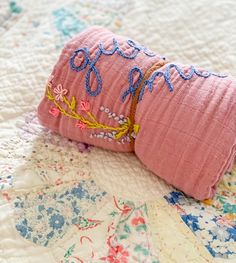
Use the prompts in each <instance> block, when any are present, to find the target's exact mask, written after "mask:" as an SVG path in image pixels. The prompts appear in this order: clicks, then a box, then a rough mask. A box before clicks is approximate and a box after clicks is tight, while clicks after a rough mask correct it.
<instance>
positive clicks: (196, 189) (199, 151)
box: [38, 27, 236, 200]
mask: <svg viewBox="0 0 236 263" xmlns="http://www.w3.org/2000/svg"><path fill="white" fill-rule="evenodd" d="M38 117H39V119H40V121H41V123H42V124H43V125H45V126H46V127H48V128H49V129H51V130H53V131H55V132H57V133H59V134H61V135H62V136H64V137H67V138H70V139H73V140H77V141H80V142H85V143H88V144H92V145H95V146H99V147H103V148H105V149H110V150H113V151H119V152H129V151H134V152H135V153H136V155H137V156H138V158H139V159H140V160H141V162H143V164H144V165H145V166H146V167H147V168H148V169H150V170H151V171H152V172H154V173H155V174H156V175H158V176H160V177H161V178H163V179H164V180H165V181H166V182H168V183H170V184H171V185H173V186H175V187H176V188H178V189H180V190H182V191H183V192H184V193H186V194H188V195H190V196H193V197H195V198H196V199H199V200H202V199H207V198H212V197H213V195H214V193H215V190H216V186H217V183H218V182H219V180H220V178H221V177H222V176H223V175H224V173H225V172H226V171H227V170H229V169H230V168H231V166H232V164H233V161H234V158H235V153H236V80H235V78H233V77H228V76H225V75H220V74H216V73H213V72H209V71H206V70H204V69H202V68H196V67H194V66H191V65H181V64H178V63H173V62H168V61H167V59H166V58H165V57H163V56H160V55H158V54H155V53H153V52H152V51H150V50H148V49H147V48H145V47H144V46H142V45H140V44H139V43H137V42H135V41H133V40H131V39H129V38H126V37H122V36H119V35H115V34H113V33H112V32H110V31H108V30H106V29H104V28H101V27H93V28H90V29H88V30H87V31H84V32H82V33H81V34H79V35H77V36H75V37H74V38H72V39H71V40H70V41H69V42H68V43H67V44H66V45H65V47H64V48H63V50H62V53H61V55H60V57H59V60H58V62H57V63H56V65H55V66H54V69H53V72H52V74H51V76H50V78H49V80H48V83H47V87H46V92H45V96H44V98H43V100H42V102H41V103H40V105H39V107H38ZM121 165H122V164H121Z"/></svg>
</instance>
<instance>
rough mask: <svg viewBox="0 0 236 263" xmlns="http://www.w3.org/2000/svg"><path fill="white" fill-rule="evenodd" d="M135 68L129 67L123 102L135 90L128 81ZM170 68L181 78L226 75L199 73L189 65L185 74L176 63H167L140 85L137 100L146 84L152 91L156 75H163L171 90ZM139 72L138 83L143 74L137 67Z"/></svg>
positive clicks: (141, 95) (131, 77)
mask: <svg viewBox="0 0 236 263" xmlns="http://www.w3.org/2000/svg"><path fill="white" fill-rule="evenodd" d="M135 68H136V67H135ZM135 68H133V69H131V71H130V74H129V84H130V85H129V87H128V89H127V90H126V91H125V92H124V93H123V95H122V98H121V99H122V101H123V102H124V101H125V99H126V97H127V96H128V95H129V94H131V96H132V97H133V96H134V89H135V90H136V88H134V84H133V83H132V82H130V79H132V80H133V73H134V69H135ZM172 68H174V69H175V70H176V71H177V73H178V74H179V76H180V77H181V78H182V79H184V80H190V79H191V78H192V77H193V76H194V75H197V76H198V77H202V78H208V77H210V76H216V77H219V78H225V77H227V76H226V75H220V74H216V73H213V72H209V71H204V72H202V73H201V72H199V71H198V70H197V69H196V68H195V67H194V66H190V69H189V73H187V74H185V73H184V72H183V71H182V70H181V68H180V67H179V66H178V65H176V64H169V65H168V66H167V67H166V69H165V71H160V70H157V71H154V72H153V74H152V75H151V77H150V78H149V79H147V80H146V81H145V82H144V84H143V86H142V88H141V90H140V93H139V98H138V102H140V101H141V100H142V98H143V94H144V91H145V87H146V86H147V87H148V90H149V91H150V92H152V91H153V82H154V80H155V79H156V77H158V76H160V77H164V79H165V82H166V84H167V86H168V89H169V91H170V92H172V91H173V90H174V87H173V85H172V83H171V72H170V70H171V69H172ZM136 69H139V68H136ZM139 72H140V77H139V79H138V81H137V82H139V83H140V82H141V81H142V77H141V76H143V74H142V71H141V69H139ZM135 87H136V86H135Z"/></svg>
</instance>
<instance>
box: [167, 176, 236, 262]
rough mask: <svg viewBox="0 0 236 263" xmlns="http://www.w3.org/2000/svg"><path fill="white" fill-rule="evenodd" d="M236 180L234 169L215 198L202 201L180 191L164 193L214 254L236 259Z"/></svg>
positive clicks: (224, 180) (225, 178)
mask: <svg viewBox="0 0 236 263" xmlns="http://www.w3.org/2000/svg"><path fill="white" fill-rule="evenodd" d="M235 181H236V177H235V174H234V172H233V173H227V174H225V176H224V179H223V181H222V182H221V183H220V185H219V187H218V189H217V193H216V195H215V197H214V199H212V200H211V199H209V200H205V201H203V202H200V201H196V200H194V199H193V198H189V197H186V196H185V195H184V194H183V193H182V192H179V191H172V192H171V193H169V195H167V196H165V198H166V200H167V201H168V203H170V204H171V205H172V206H173V207H174V208H175V209H176V210H177V211H178V212H179V214H180V216H181V218H182V220H183V221H184V222H185V223H186V224H187V225H188V227H189V228H190V229H191V230H192V231H193V232H194V234H195V235H196V236H197V237H198V238H199V239H200V240H201V241H202V243H203V244H204V245H205V246H206V247H207V249H208V250H209V252H210V253H211V254H212V256H214V257H220V258H236V245H235V244H236V192H235V191H233V189H232V187H235ZM230 187H231V188H230Z"/></svg>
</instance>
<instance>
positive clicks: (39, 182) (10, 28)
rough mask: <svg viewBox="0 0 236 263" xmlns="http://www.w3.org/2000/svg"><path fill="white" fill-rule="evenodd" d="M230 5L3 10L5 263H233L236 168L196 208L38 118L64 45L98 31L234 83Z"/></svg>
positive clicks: (21, 6)
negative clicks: (94, 29) (124, 37)
mask: <svg viewBox="0 0 236 263" xmlns="http://www.w3.org/2000/svg"><path fill="white" fill-rule="evenodd" d="M235 9H236V3H235V1H233V0H228V1H226V2H225V3H224V5H222V1H220V0H216V1H214V2H212V1H210V0H199V1H195V2H193V1H191V2H190V1H187V0H182V1H180V0H178V1H172V0H166V1H164V0H160V1H154V0H150V1H145V0H140V1H134V0H128V1H124V0H120V1H115V0H110V1H105V0H100V1H98V0H87V1H83V0H68V1H62V0H57V1H46V0H42V1H33V0H28V1H26V0H22V1H19V0H18V1H9V0H2V1H1V2H0V91H1V96H0V138H1V140H0V262H1V263H18V262H19V263H28V262H33V263H34V262H35V263H39V262H40V263H41V262H49V263H54V262H55V263H76V262H85V263H86V262H96V263H97V262H113V263H126V262H148V263H149V262H150V263H160V262H161V263H163V262H164V263H172V262H173V263H176V262H177V263H178V262H180V263H182V262H190V263H204V262H212V263H213V262H224V263H227V262H229V263H232V262H236V166H234V167H233V170H232V171H231V172H228V173H226V174H225V175H224V176H223V179H222V180H221V181H220V183H219V186H218V189H217V192H216V195H215V197H214V199H207V200H204V201H196V200H195V199H193V198H190V197H188V196H186V195H184V194H183V193H182V192H180V191H178V190H176V189H174V188H173V187H171V186H169V185H167V184H166V183H164V182H163V181H162V180H161V179H159V178H158V177H157V176H155V175H154V174H152V173H151V172H149V171H148V170H147V169H146V168H145V167H144V166H143V165H142V164H141V163H140V162H139V161H138V160H137V158H136V157H135V156H134V155H133V154H130V153H114V152H110V151H105V150H102V149H99V148H96V147H92V146H90V145H87V144H84V143H78V142H74V141H72V140H69V139H66V138H62V137H60V136H59V135H58V134H55V133H53V132H51V131H49V130H48V129H46V128H45V127H42V126H41V125H40V124H39V121H38V118H37V114H36V107H37V105H38V103H39V101H40V99H41V98H42V96H43V93H44V89H45V84H46V80H47V77H48V76H49V74H50V72H51V69H52V66H53V65H54V64H55V62H56V60H57V58H58V55H59V53H60V51H61V48H62V46H63V45H64V43H65V42H66V41H68V39H70V38H71V37H72V36H73V35H75V34H76V33H79V32H81V31H82V30H84V29H86V28H87V27H89V26H91V25H101V26H104V27H107V28H109V29H110V30H112V31H114V32H116V33H119V34H122V35H128V36H131V37H132V38H134V39H137V40H138V41H140V42H141V43H144V44H145V46H148V47H150V48H151V49H152V50H154V51H157V52H158V53H162V54H166V55H167V56H168V58H169V59H171V60H172V61H175V60H177V59H178V60H180V59H181V60H182V61H181V62H183V63H190V62H191V63H192V62H194V63H195V64H196V65H199V66H202V67H204V68H208V69H209V70H213V71H216V72H227V73H231V74H232V75H235V72H236V64H235V61H236V53H235V44H236V27H235V22H236V19H235V14H234V10H235Z"/></svg>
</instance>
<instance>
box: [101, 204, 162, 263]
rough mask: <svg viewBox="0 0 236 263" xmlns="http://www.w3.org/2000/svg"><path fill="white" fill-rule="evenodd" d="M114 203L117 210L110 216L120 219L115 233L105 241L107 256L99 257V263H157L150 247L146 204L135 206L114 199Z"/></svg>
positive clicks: (156, 258)
mask: <svg viewBox="0 0 236 263" xmlns="http://www.w3.org/2000/svg"><path fill="white" fill-rule="evenodd" d="M114 202H115V205H116V208H117V210H114V211H113V212H112V213H111V214H110V216H113V217H114V216H115V215H116V214H119V216H120V219H119V221H118V224H117V226H116V230H115V233H114V234H112V235H109V237H108V239H107V242H106V243H107V246H108V255H106V256H104V257H101V258H100V260H101V262H111V263H115V262H117V263H128V262H152V263H158V262H159V261H158V257H157V255H156V253H155V252H154V251H153V247H152V242H151V237H150V232H149V226H148V218H147V207H146V204H142V205H140V206H135V204H134V203H133V202H130V201H123V200H119V201H116V199H114Z"/></svg>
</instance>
